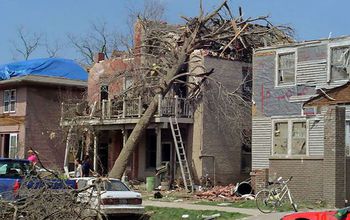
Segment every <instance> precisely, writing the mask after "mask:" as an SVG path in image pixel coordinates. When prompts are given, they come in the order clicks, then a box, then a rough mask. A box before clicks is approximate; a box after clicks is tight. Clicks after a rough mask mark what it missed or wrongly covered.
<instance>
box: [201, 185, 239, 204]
mask: <svg viewBox="0 0 350 220" xmlns="http://www.w3.org/2000/svg"><path fill="white" fill-rule="evenodd" d="M234 188H235V185H234V184H230V185H227V186H214V187H213V188H212V189H210V190H208V191H205V192H199V193H197V194H196V195H195V197H196V198H199V199H207V200H210V201H222V200H229V201H236V200H241V199H242V198H241V197H238V196H236V195H235V194H234V193H233V189H234Z"/></svg>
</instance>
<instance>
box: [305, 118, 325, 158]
mask: <svg viewBox="0 0 350 220" xmlns="http://www.w3.org/2000/svg"><path fill="white" fill-rule="evenodd" d="M318 117H319V119H320V120H319V121H318V120H315V119H310V120H309V154H310V156H323V148H324V119H323V116H318Z"/></svg>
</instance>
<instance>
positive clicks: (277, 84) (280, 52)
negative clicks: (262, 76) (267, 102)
mask: <svg viewBox="0 0 350 220" xmlns="http://www.w3.org/2000/svg"><path fill="white" fill-rule="evenodd" d="M290 53H294V82H292V83H282V84H281V83H280V82H279V74H278V70H279V57H280V55H285V54H290ZM297 61H298V51H297V49H296V48H283V49H279V50H277V51H276V56H275V87H290V86H295V85H296V83H297Z"/></svg>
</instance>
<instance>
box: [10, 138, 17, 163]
mask: <svg viewBox="0 0 350 220" xmlns="http://www.w3.org/2000/svg"><path fill="white" fill-rule="evenodd" d="M17 151H18V150H17V133H11V134H10V140H9V158H17V156H18V155H17Z"/></svg>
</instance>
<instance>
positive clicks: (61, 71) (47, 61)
mask: <svg viewBox="0 0 350 220" xmlns="http://www.w3.org/2000/svg"><path fill="white" fill-rule="evenodd" d="M26 75H40V76H50V77H60V78H65V79H73V80H83V81H87V79H88V73H87V72H86V71H85V70H84V69H83V68H82V67H81V66H79V65H78V64H77V63H75V62H74V61H73V60H68V59H62V58H43V59H34V60H27V61H21V62H15V63H9V64H5V65H0V80H6V79H10V78H12V77H20V76H26Z"/></svg>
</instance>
